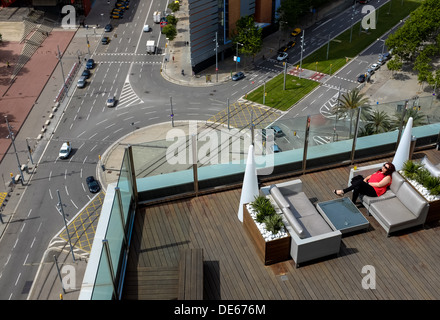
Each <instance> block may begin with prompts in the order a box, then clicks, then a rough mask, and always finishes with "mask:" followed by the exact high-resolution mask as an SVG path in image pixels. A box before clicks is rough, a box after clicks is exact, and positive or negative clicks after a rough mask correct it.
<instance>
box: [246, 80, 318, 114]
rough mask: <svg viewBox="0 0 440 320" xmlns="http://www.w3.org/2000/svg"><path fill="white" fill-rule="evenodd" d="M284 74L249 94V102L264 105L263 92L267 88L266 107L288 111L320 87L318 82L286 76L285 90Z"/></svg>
mask: <svg viewBox="0 0 440 320" xmlns="http://www.w3.org/2000/svg"><path fill="white" fill-rule="evenodd" d="M283 83H284V74H279V75H278V76H276V77H275V78H273V79H272V80H270V81H269V82H267V83H266V85H265V86H264V85H262V86H260V87H259V88H257V89H256V90H254V91H252V92H251V93H249V94H247V100H250V101H253V102H255V103H260V104H263V90H264V87H266V97H265V99H264V105H266V106H268V107H272V108H276V109H278V110H281V111H286V110H287V109H289V108H290V107H291V106H293V105H294V104H295V103H297V102H298V101H299V100H300V99H301V98H303V97H304V96H305V95H307V94H308V93H309V92H311V91H312V90H313V89H314V88H316V87H317V86H319V83H318V82H316V81H312V80H308V79H304V78H298V77H296V76H292V75H290V74H287V75H286V90H283Z"/></svg>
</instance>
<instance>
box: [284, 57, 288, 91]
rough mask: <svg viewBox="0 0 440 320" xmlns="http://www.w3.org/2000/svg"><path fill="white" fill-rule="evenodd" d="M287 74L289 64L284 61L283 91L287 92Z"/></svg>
mask: <svg viewBox="0 0 440 320" xmlns="http://www.w3.org/2000/svg"><path fill="white" fill-rule="evenodd" d="M286 74H287V62H286V61H284V81H283V90H286Z"/></svg>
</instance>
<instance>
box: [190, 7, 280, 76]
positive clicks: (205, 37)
mask: <svg viewBox="0 0 440 320" xmlns="http://www.w3.org/2000/svg"><path fill="white" fill-rule="evenodd" d="M279 4H280V0H189V2H188V6H189V34H190V42H191V66H192V69H193V71H194V72H196V73H197V72H199V71H201V70H203V69H205V68H207V67H208V66H211V65H212V64H213V63H215V53H216V41H215V40H216V39H217V44H218V48H217V52H218V59H220V60H221V59H224V57H225V55H226V56H227V55H228V54H229V55H230V54H231V52H232V51H231V50H229V49H230V48H231V46H232V35H233V31H234V29H235V24H236V22H237V21H238V20H239V19H240V18H241V17H245V16H250V15H253V16H254V17H255V22H256V23H258V24H259V25H265V26H268V25H272V24H274V23H275V12H276V9H277V8H278V6H279ZM228 50H229V51H228Z"/></svg>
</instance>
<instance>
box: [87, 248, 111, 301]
mask: <svg viewBox="0 0 440 320" xmlns="http://www.w3.org/2000/svg"><path fill="white" fill-rule="evenodd" d="M112 298H113V284H112V276H111V273H110V268H109V264H108V261H107V256H106V253H105V250H104V247H103V248H102V250H101V257H100V259H99V266H98V270H97V272H96V278H95V284H94V287H93V293H92V298H91V299H92V300H112Z"/></svg>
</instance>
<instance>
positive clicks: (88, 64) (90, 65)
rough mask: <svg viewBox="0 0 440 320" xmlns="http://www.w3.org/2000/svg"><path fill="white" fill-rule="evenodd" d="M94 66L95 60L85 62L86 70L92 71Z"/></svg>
mask: <svg viewBox="0 0 440 320" xmlns="http://www.w3.org/2000/svg"><path fill="white" fill-rule="evenodd" d="M94 66H95V60H93V59H89V60H87V62H86V69H87V70H89V69H93V67H94Z"/></svg>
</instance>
